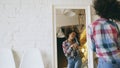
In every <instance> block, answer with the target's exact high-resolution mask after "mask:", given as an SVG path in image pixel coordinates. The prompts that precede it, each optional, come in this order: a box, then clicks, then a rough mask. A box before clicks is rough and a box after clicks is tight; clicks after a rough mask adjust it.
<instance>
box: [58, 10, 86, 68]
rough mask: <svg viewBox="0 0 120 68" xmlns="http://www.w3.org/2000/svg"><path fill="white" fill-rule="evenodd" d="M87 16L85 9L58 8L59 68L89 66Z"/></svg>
mask: <svg viewBox="0 0 120 68" xmlns="http://www.w3.org/2000/svg"><path fill="white" fill-rule="evenodd" d="M85 16H86V13H85V9H56V35H57V36H56V37H57V59H58V68H67V66H69V67H72V68H80V67H81V68H88V62H87V61H88V58H87V57H88V51H87V50H88V49H87V45H86V17H85ZM76 62H78V63H76ZM75 66H76V67H75Z"/></svg>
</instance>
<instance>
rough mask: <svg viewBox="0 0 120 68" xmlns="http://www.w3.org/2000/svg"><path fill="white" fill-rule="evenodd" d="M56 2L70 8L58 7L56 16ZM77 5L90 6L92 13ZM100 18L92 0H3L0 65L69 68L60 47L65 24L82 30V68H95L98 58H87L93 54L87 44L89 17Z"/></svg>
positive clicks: (4, 66)
mask: <svg viewBox="0 0 120 68" xmlns="http://www.w3.org/2000/svg"><path fill="white" fill-rule="evenodd" d="M56 6H62V7H64V6H67V7H70V8H58V9H57V10H56V14H55V15H56V17H55V16H54V7H56ZM74 6H77V7H85V8H88V7H89V9H88V10H89V12H88V10H87V13H89V14H87V15H89V16H87V17H86V10H85V9H84V8H83V9H78V8H77V9H75V8H74V9H71V8H73V7H74ZM69 12H70V13H69ZM97 18H99V17H98V16H97V15H96V14H95V12H94V10H93V6H92V0H0V54H1V56H0V68H66V66H67V60H66V57H65V56H64V54H63V52H62V51H63V50H62V47H61V44H62V42H63V40H65V36H64V32H65V29H66V28H70V29H73V30H76V31H77V32H78V34H79V35H78V41H79V42H80V43H81V45H80V48H79V50H80V51H81V56H82V66H83V68H95V67H94V66H95V62H93V64H91V63H92V62H88V61H89V60H91V61H94V56H93V53H89V52H90V51H88V50H89V48H88V47H87V46H86V41H87V39H86V36H85V33H86V31H85V29H86V27H87V26H86V22H87V21H86V20H89V21H90V22H93V21H94V20H96V19H97ZM54 19H55V20H56V22H54ZM55 23H56V24H55ZM55 30H56V31H55ZM61 38H62V39H61ZM6 55H7V56H6ZM88 55H90V57H89V58H88ZM90 58H92V59H93V60H92V59H90ZM2 65H3V67H2Z"/></svg>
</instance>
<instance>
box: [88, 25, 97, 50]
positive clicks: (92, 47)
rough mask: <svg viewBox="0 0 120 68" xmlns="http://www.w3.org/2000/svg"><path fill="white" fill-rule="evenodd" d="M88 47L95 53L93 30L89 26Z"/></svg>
mask: <svg viewBox="0 0 120 68" xmlns="http://www.w3.org/2000/svg"><path fill="white" fill-rule="evenodd" d="M88 44H89V45H88V46H89V47H90V48H91V49H92V50H93V51H94V52H96V46H95V40H94V38H93V29H92V27H91V25H89V26H88Z"/></svg>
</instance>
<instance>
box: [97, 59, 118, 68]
mask: <svg viewBox="0 0 120 68" xmlns="http://www.w3.org/2000/svg"><path fill="white" fill-rule="evenodd" d="M97 68H120V59H118V60H117V61H116V63H111V62H106V61H105V60H104V59H102V58H99V59H98V67H97Z"/></svg>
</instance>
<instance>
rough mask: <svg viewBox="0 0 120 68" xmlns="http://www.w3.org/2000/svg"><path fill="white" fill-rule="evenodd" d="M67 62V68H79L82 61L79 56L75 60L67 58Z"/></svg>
mask: <svg viewBox="0 0 120 68" xmlns="http://www.w3.org/2000/svg"><path fill="white" fill-rule="evenodd" d="M67 60H68V65H67V68H81V65H82V61H81V58H80V57H79V56H77V57H75V58H71V57H68V58H67Z"/></svg>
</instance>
